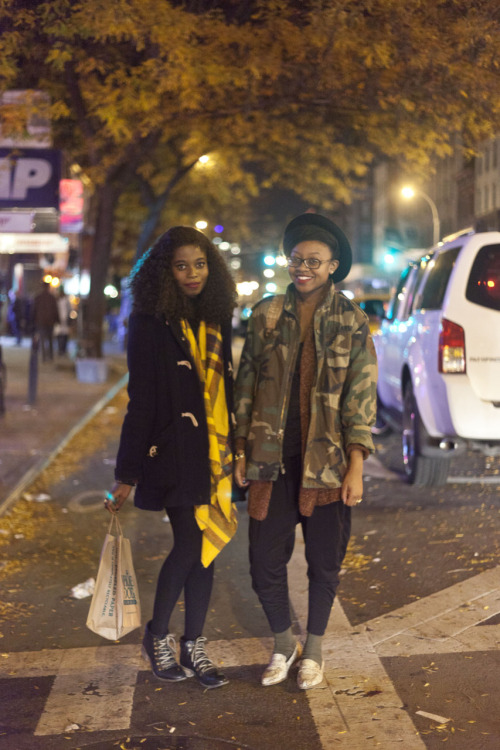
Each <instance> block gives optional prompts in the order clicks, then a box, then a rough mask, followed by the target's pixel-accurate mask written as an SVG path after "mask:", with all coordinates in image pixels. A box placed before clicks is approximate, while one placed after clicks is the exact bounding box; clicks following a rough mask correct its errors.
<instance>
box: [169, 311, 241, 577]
mask: <svg viewBox="0 0 500 750" xmlns="http://www.w3.org/2000/svg"><path fill="white" fill-rule="evenodd" d="M181 325H182V332H183V334H184V336H185V337H186V339H187V341H188V343H189V347H190V349H191V354H192V357H193V360H194V363H195V365H196V370H197V372H198V376H199V378H200V382H201V384H202V386H203V395H204V399H205V413H206V417H207V426H208V449H209V458H210V473H211V495H210V504H207V505H196V506H195V518H196V521H197V523H198V526H199V527H200V529H201V530H202V531H203V541H202V548H201V562H202V563H203V565H204V566H205V567H208V566H209V565H210V563H211V562H212V561H213V560H214V559H215V557H216V556H217V555H218V554H219V552H220V551H221V549H222V548H223V547H224V546H225V545H226V544H227V543H228V542H229V541H230V540H231V538H232V537H233V536H234V534H235V533H236V528H237V525H238V522H237V519H236V508H235V506H234V505H233V503H232V502H231V492H232V479H231V474H232V465H233V456H232V453H231V447H230V444H229V415H228V411H227V403H226V394H225V389H224V362H223V357H222V335H221V331H220V326H219V325H210V324H208V325H206V324H205V322H204V321H201V323H200V327H199V329H198V340H196V337H195V335H194V333H193V329H192V328H191V326H190V325H189V323H188V322H187V320H182V321H181Z"/></svg>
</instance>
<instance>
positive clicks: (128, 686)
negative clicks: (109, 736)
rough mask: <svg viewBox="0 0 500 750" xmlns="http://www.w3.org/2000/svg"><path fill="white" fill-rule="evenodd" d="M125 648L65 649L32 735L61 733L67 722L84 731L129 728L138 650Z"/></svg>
mask: <svg viewBox="0 0 500 750" xmlns="http://www.w3.org/2000/svg"><path fill="white" fill-rule="evenodd" d="M128 649H130V647H126V646H125V647H121V648H120V652H119V653H118V651H117V649H116V648H113V647H101V648H83V649H69V650H68V651H64V655H63V658H62V660H61V662H60V664H59V668H58V671H57V675H56V678H55V681H54V684H53V686H52V690H51V691H50V695H49V697H48V699H47V702H46V704H45V708H44V711H43V713H42V715H41V717H40V719H39V721H38V724H37V727H36V730H35V736H42V735H48V734H61V733H63V732H64V731H65V728H66V727H67V726H68V725H70V724H79V725H80V726H82V727H85V729H86V731H87V732H96V731H100V730H103V729H108V730H110V729H126V728H128V727H129V726H130V718H131V713H132V705H133V700H134V691H135V683H136V679H137V670H138V659H137V653H138V649H137V647H134V652H135V653H130V651H129V650H128ZM127 657H128V658H127Z"/></svg>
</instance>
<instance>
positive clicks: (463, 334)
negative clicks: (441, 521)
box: [374, 232, 500, 485]
mask: <svg viewBox="0 0 500 750" xmlns="http://www.w3.org/2000/svg"><path fill="white" fill-rule="evenodd" d="M374 341H375V347H376V350H377V355H378V363H379V379H378V386H377V391H378V394H377V395H378V401H379V420H378V424H379V425H380V424H381V422H382V420H386V421H389V422H390V423H391V424H394V423H395V421H396V422H397V423H399V425H400V427H401V429H402V451H403V460H404V466H405V471H406V473H407V476H408V478H409V481H410V482H411V483H412V484H418V485H438V484H443V483H444V482H446V479H447V476H448V470H449V463H450V458H451V457H452V456H453V455H454V454H456V453H457V451H460V450H464V449H465V448H466V447H467V448H472V449H479V450H482V451H483V452H486V453H489V454H497V453H498V452H499V451H500V232H484V233H473V232H469V233H465V234H463V235H459V236H456V237H455V238H453V239H451V240H450V241H445V242H443V243H442V244H439V245H438V246H437V247H435V248H434V249H433V250H432V251H431V252H430V253H429V254H428V255H426V256H425V257H423V258H422V259H421V260H420V261H419V262H412V263H410V264H409V265H408V267H407V268H406V269H405V270H404V271H403V273H402V275H401V277H400V279H399V283H398V285H397V288H396V291H395V293H394V295H393V298H392V300H391V302H390V304H389V309H388V311H387V316H386V318H385V320H383V321H382V325H381V327H380V330H379V331H378V332H377V333H376V334H375V336H374Z"/></svg>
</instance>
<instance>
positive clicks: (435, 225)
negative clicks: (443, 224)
mask: <svg viewBox="0 0 500 750" xmlns="http://www.w3.org/2000/svg"><path fill="white" fill-rule="evenodd" d="M401 195H402V196H403V198H407V199H408V200H409V199H411V198H414V197H415V196H416V195H419V196H420V197H421V198H423V199H424V200H425V201H426V202H427V203H428V205H429V207H430V209H431V213H432V244H433V245H437V243H438V242H439V235H440V227H439V214H438V210H437V207H436V204H435V203H434V201H433V200H432V198H431V197H430V196H428V195H427V193H424V191H423V190H416V189H415V188H412V187H410V186H409V185H408V186H406V187H404V188H403V189H402V190H401Z"/></svg>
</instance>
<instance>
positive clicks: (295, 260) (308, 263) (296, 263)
mask: <svg viewBox="0 0 500 750" xmlns="http://www.w3.org/2000/svg"><path fill="white" fill-rule="evenodd" d="M286 262H287V264H288V266H291V267H292V268H300V266H301V265H302V263H303V264H304V265H305V267H306V268H308V269H309V270H310V271H316V270H317V269H318V268H319V267H320V266H321V265H322V264H323V263H332V260H331V259H330V260H318V258H299V257H298V255H291V256H290V257H289V258H287V259H286Z"/></svg>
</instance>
